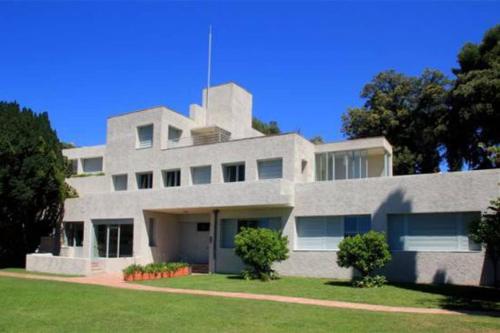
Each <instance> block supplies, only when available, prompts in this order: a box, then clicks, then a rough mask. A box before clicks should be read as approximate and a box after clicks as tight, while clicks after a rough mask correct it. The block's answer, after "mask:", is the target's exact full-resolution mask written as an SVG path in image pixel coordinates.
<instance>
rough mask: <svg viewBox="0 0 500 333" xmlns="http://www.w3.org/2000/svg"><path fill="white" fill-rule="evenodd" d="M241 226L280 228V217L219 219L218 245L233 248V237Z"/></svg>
mask: <svg viewBox="0 0 500 333" xmlns="http://www.w3.org/2000/svg"><path fill="white" fill-rule="evenodd" d="M242 228H269V229H272V230H281V218H280V217H265V218H257V219H223V220H221V241H220V247H221V248H227V249H231V248H234V237H235V236H236V234H237V233H239V232H240V231H241V229H242Z"/></svg>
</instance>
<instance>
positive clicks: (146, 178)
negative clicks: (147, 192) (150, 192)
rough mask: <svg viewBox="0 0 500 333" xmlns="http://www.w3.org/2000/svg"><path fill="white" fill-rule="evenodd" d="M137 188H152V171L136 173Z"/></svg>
mask: <svg viewBox="0 0 500 333" xmlns="http://www.w3.org/2000/svg"><path fill="white" fill-rule="evenodd" d="M137 188H138V189H141V190H143V189H148V188H153V173H152V172H141V173H138V174H137Z"/></svg>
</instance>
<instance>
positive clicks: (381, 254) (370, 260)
mask: <svg viewBox="0 0 500 333" xmlns="http://www.w3.org/2000/svg"><path fill="white" fill-rule="evenodd" d="M390 260H391V253H390V251H389V245H388V244H387V241H386V239H385V235H384V234H383V233H380V232H376V231H370V232H368V233H366V234H363V235H356V236H353V237H346V238H344V239H343V240H342V242H340V244H339V252H338V255H337V264H338V265H339V266H341V267H346V268H349V267H353V268H354V269H356V270H357V271H358V272H359V273H360V274H361V279H355V280H354V281H353V285H354V286H356V287H377V286H381V285H382V284H384V283H385V277H383V276H379V275H376V276H373V275H372V274H373V271H374V270H376V269H378V268H382V267H384V265H385V264H386V263H388V262H389V261H390Z"/></svg>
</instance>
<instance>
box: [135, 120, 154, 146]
mask: <svg viewBox="0 0 500 333" xmlns="http://www.w3.org/2000/svg"><path fill="white" fill-rule="evenodd" d="M147 127H151V143H150V145H149V146H144V145H141V135H140V131H141V129H144V128H147ZM135 132H136V144H135V148H136V149H149V148H153V145H154V136H155V128H154V124H153V123H150V124H144V125H140V126H137V127H136V131H135Z"/></svg>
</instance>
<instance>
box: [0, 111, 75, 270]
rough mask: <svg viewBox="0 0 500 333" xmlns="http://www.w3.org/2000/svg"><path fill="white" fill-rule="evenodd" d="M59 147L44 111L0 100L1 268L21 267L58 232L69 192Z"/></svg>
mask: <svg viewBox="0 0 500 333" xmlns="http://www.w3.org/2000/svg"><path fill="white" fill-rule="evenodd" d="M61 147H62V144H61V142H60V141H59V139H58V138H57V134H56V132H55V131H54V130H53V129H52V128H51V125H50V121H49V118H48V115H47V113H39V114H36V113H34V112H33V111H31V110H30V109H27V108H22V109H21V108H20V106H19V105H18V104H17V103H7V102H0V266H22V265H24V260H25V255H26V254H27V253H31V252H34V251H35V250H36V248H37V247H38V245H39V242H40V237H41V236H47V235H49V234H51V233H52V232H53V231H54V230H56V233H57V232H58V230H59V223H60V221H61V219H62V215H63V208H64V207H63V203H64V199H65V198H66V197H68V196H69V195H70V188H69V186H68V185H66V184H65V182H64V177H65V172H66V168H65V161H64V158H63V156H62V153H61ZM74 194H76V193H72V194H71V195H74ZM56 236H57V234H56Z"/></svg>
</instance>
